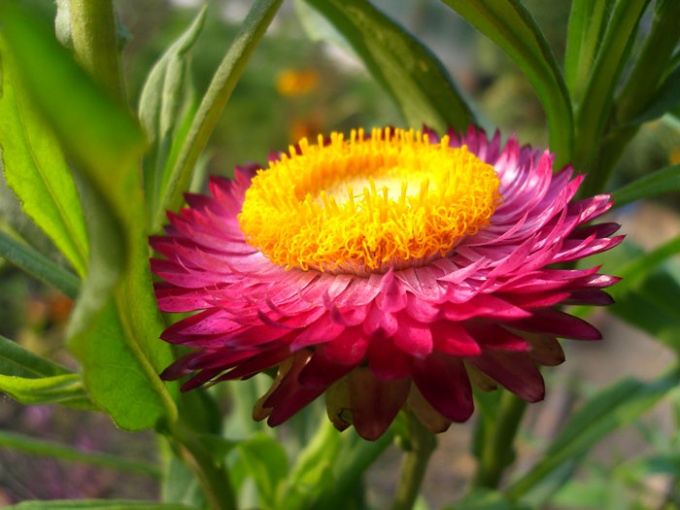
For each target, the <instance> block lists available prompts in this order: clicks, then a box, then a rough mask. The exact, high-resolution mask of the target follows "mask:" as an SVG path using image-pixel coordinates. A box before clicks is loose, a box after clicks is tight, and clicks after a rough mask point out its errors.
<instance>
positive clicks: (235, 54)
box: [152, 0, 282, 231]
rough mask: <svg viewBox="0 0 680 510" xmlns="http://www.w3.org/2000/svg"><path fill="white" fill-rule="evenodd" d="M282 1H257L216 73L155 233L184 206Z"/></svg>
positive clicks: (164, 199) (163, 200)
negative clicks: (196, 172)
mask: <svg viewBox="0 0 680 510" xmlns="http://www.w3.org/2000/svg"><path fill="white" fill-rule="evenodd" d="M281 1H282V0H256V2H255V4H254V5H253V7H252V8H251V9H250V12H249V13H248V15H247V16H246V19H245V20H244V21H243V24H242V25H241V30H240V31H239V33H238V34H237V36H236V40H235V41H234V43H233V44H232V45H231V47H230V48H229V51H228V52H227V54H226V55H225V57H224V59H223V60H222V63H221V64H220V66H219V67H218V69H217V71H216V72H215V76H214V77H213V79H212V82H211V83H210V86H209V87H208V90H207V92H206V93H205V96H204V97H203V100H202V101H201V105H200V106H199V108H198V111H197V112H196V116H195V117H194V120H193V122H192V124H191V128H190V130H189V134H188V135H187V138H186V140H185V141H184V145H183V146H182V149H181V151H180V153H179V156H178V157H177V161H176V162H175V166H174V167H173V169H172V172H170V174H169V176H168V177H167V187H166V189H165V196H163V197H161V203H162V206H161V207H160V208H159V209H158V211H157V215H156V218H155V221H154V222H153V223H152V231H156V230H158V229H159V228H160V226H161V225H162V223H163V221H164V219H165V210H168V209H169V210H176V209H178V208H179V207H180V206H181V205H182V202H183V198H182V197H183V193H184V192H185V191H186V190H187V188H188V186H189V183H190V182H191V175H192V172H193V170H194V166H195V165H196V162H197V161H198V158H199V156H200V155H201V152H203V149H204V148H205V146H206V144H207V143H208V139H209V138H210V135H212V132H213V130H214V129H215V125H216V124H217V120H218V119H219V117H220V114H221V113H222V110H223V108H224V106H225V105H226V104H227V101H228V100H229V97H230V96H231V93H232V91H233V90H234V87H235V86H236V83H237V82H238V80H239V78H240V77H241V75H242V74H243V70H244V69H245V66H246V63H247V62H248V59H249V58H250V55H251V54H252V52H253V50H254V49H255V47H256V46H257V44H258V42H259V41H260V39H261V38H262V36H263V35H264V33H265V31H266V30H267V27H268V26H269V24H270V23H271V20H272V19H273V18H274V15H275V14H276V11H278V9H279V7H280V5H281Z"/></svg>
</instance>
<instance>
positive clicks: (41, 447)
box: [0, 430, 161, 478]
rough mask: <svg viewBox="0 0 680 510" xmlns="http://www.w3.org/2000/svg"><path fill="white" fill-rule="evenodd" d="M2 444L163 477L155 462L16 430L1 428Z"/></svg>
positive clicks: (32, 452) (31, 451) (22, 450)
mask: <svg viewBox="0 0 680 510" xmlns="http://www.w3.org/2000/svg"><path fill="white" fill-rule="evenodd" d="M0 445H2V446H3V447H4V448H11V449H13V450H18V451H20V452H24V453H30V454H33V455H41V456H43V457H51V458H53V459H59V460H65V461H69V462H80V463H83V464H88V465H90V466H97V467H100V468H108V469H117V470H119V471H126V472H130V473H138V474H145V475H149V476H153V477H154V478H160V477H161V472H160V469H159V468H158V466H155V465H153V464H147V463H143V462H137V461H132V460H128V459H125V458H122V457H118V456H116V455H110V454H107V453H98V452H88V451H81V450H78V449H77V448H74V447H73V446H70V445H65V444H60V443H55V442H53V441H45V440H44V439H37V438H34V437H30V436H25V435H23V434H17V433H15V432H7V431H2V430H0Z"/></svg>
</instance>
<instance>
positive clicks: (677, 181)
mask: <svg viewBox="0 0 680 510" xmlns="http://www.w3.org/2000/svg"><path fill="white" fill-rule="evenodd" d="M679 85H680V84H679ZM675 191H680V164H679V165H672V166H667V167H665V168H662V169H661V170H657V171H655V172H654V173H652V174H649V175H644V176H642V177H640V178H639V179H636V180H635V181H633V182H631V183H630V184H626V185H625V186H624V187H622V188H619V189H617V190H616V191H614V192H613V193H612V198H613V199H614V207H621V206H624V205H626V204H629V203H631V202H635V201H636V200H641V199H643V198H650V197H655V196H657V195H662V194H663V193H673V192H675Z"/></svg>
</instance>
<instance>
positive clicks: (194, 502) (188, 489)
mask: <svg viewBox="0 0 680 510" xmlns="http://www.w3.org/2000/svg"><path fill="white" fill-rule="evenodd" d="M161 498H162V500H163V501H164V502H166V503H176V504H184V505H190V506H192V507H195V508H204V507H205V495H204V494H203V492H202V491H201V486H200V484H199V483H198V480H197V479H196V477H195V476H194V474H193V473H192V471H191V469H189V466H187V465H186V463H185V462H183V461H182V460H180V459H178V458H177V457H176V456H175V455H172V456H171V457H170V460H169V461H168V463H167V467H166V472H165V476H163V482H162V486H161Z"/></svg>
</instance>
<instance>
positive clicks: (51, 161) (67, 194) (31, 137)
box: [0, 33, 88, 277]
mask: <svg viewBox="0 0 680 510" xmlns="http://www.w3.org/2000/svg"><path fill="white" fill-rule="evenodd" d="M12 60H13V59H12V57H11V55H10V54H9V52H8V51H7V47H6V44H5V43H4V40H3V37H2V36H1V33H0V148H1V149H2V151H1V153H2V164H0V167H2V168H3V170H4V173H5V179H6V181H7V184H8V186H9V187H10V188H11V189H12V190H13V191H14V193H15V194H16V195H17V197H18V198H19V200H20V201H21V205H22V209H23V210H24V212H25V213H26V214H27V215H28V216H29V217H30V218H31V219H32V220H33V221H34V222H35V223H36V225H38V226H39V227H40V228H41V229H42V230H43V232H45V234H47V236H48V237H49V238H50V239H51V240H52V242H53V243H54V244H55V246H57V248H59V250H60V251H61V252H62V253H63V254H64V256H65V257H66V259H67V260H68V261H69V262H70V263H71V264H72V265H73V268H74V269H75V270H76V272H77V273H78V274H79V275H80V276H81V277H83V276H85V273H86V267H87V257H88V242H87V236H86V233H85V218H84V216H83V210H82V207H81V205H80V199H79V198H78V192H77V190H76V186H75V183H74V181H73V177H72V175H71V170H70V168H69V166H68V164H67V163H66V160H65V158H64V155H63V153H62V150H61V148H60V146H59V144H58V142H57V140H56V139H55V137H54V134H53V133H52V131H51V130H50V129H49V128H48V126H47V125H46V124H45V123H44V122H43V121H42V119H41V118H40V117H39V115H38V114H37V112H36V111H35V106H34V105H33V104H32V102H31V100H30V98H28V97H27V95H26V93H25V92H23V91H22V87H21V83H20V82H19V79H18V75H17V72H16V70H15V66H14V65H13V61H12Z"/></svg>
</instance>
